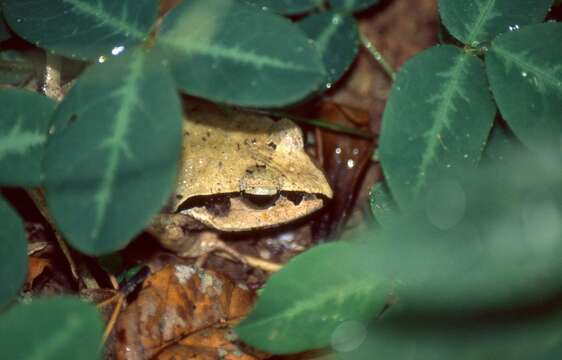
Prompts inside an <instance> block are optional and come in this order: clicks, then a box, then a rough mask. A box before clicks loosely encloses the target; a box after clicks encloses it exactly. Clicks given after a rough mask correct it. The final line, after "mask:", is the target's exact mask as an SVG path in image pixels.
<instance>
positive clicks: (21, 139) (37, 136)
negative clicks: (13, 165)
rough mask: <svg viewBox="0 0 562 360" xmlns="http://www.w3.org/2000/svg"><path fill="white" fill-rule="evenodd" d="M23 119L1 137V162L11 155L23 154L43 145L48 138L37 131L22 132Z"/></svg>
mask: <svg viewBox="0 0 562 360" xmlns="http://www.w3.org/2000/svg"><path fill="white" fill-rule="evenodd" d="M21 122H22V119H21V118H20V119H18V120H17V121H16V125H15V126H14V127H13V128H12V129H11V130H10V131H9V132H8V133H7V134H6V135H5V136H0V160H2V159H3V158H4V157H6V156H8V155H10V154H23V153H25V152H26V151H27V150H29V149H30V148H31V147H33V146H37V145H41V144H43V143H44V142H45V141H46V139H47V136H46V134H41V133H39V132H37V131H22V128H21Z"/></svg>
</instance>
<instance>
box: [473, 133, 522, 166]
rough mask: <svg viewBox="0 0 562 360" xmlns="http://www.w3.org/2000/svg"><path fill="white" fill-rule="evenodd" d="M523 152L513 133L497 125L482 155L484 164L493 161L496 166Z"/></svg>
mask: <svg viewBox="0 0 562 360" xmlns="http://www.w3.org/2000/svg"><path fill="white" fill-rule="evenodd" d="M522 150H523V147H522V146H521V143H520V142H519V141H517V139H516V138H515V137H514V135H513V133H512V132H511V131H510V130H509V129H507V128H505V127H502V126H500V125H499V124H495V125H494V127H493V128H492V131H491V132H490V135H489V136H488V141H487V142H486V148H485V149H484V153H483V154H482V162H484V160H485V161H486V162H490V161H493V162H495V163H496V164H497V163H499V162H502V161H506V160H509V159H510V158H512V157H514V156H515V155H518V153H520V152H521V151H522Z"/></svg>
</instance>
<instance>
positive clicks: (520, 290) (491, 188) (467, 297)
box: [365, 153, 562, 321]
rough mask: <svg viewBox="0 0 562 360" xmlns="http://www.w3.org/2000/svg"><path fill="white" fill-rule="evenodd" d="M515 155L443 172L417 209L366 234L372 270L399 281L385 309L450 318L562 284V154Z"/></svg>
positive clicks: (546, 294) (520, 301)
mask: <svg viewBox="0 0 562 360" xmlns="http://www.w3.org/2000/svg"><path fill="white" fill-rule="evenodd" d="M515 155H517V154H515ZM515 155H514V158H515ZM514 160H515V161H508V162H505V161H500V162H496V163H493V162H487V163H482V164H481V165H482V166H481V167H479V168H477V169H476V170H471V171H466V172H465V174H464V178H463V179H445V178H443V179H441V180H440V181H434V182H433V183H432V186H431V187H430V188H429V189H428V191H427V196H426V197H425V198H424V199H420V201H419V202H418V203H417V204H415V205H412V206H411V208H414V210H415V211H413V210H412V211H410V212H409V213H407V214H405V215H404V216H403V217H401V218H399V219H397V221H396V222H395V223H394V224H392V226H387V227H383V228H381V230H380V231H379V232H378V233H376V234H373V233H369V234H367V235H366V236H365V241H366V242H368V244H369V245H370V246H371V250H370V253H371V254H372V255H371V263H372V264H373V266H374V269H373V270H372V271H373V272H375V273H377V274H378V275H379V276H380V277H382V278H389V279H394V280H395V281H396V284H397V287H396V288H395V291H394V294H395V297H396V299H397V302H396V304H395V306H393V307H391V309H390V313H386V314H385V317H388V316H390V314H393V318H396V319H398V318H401V319H407V318H408V317H415V316H420V317H434V318H435V317H436V318H437V320H438V321H441V320H442V319H445V318H447V319H452V318H463V317H467V316H470V315H475V314H476V315H482V314H485V313H490V312H494V311H504V310H506V309H513V308H517V307H522V306H530V305H532V304H537V303H544V302H545V301H548V300H549V299H553V296H557V295H558V294H559V291H560V278H561V277H562V264H561V263H560V256H562V172H561V171H560V162H559V161H552V160H550V159H542V158H539V157H538V156H533V157H530V156H528V153H527V154H525V153H523V156H517V158H516V159H514ZM498 168H500V169H501V170H502V171H501V172H500V171H498ZM393 310H394V311H393ZM439 319H441V320H439ZM428 320H429V319H428Z"/></svg>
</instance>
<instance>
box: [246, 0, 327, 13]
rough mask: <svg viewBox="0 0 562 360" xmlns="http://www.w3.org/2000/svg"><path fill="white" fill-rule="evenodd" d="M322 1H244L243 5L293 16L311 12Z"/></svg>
mask: <svg viewBox="0 0 562 360" xmlns="http://www.w3.org/2000/svg"><path fill="white" fill-rule="evenodd" d="M322 1H323V0H244V2H245V3H247V4H249V5H253V6H256V7H259V8H260V9H262V10H265V11H273V12H276V13H278V14H285V15H294V14H301V13H304V12H307V11H310V10H313V9H315V8H317V7H319V6H320V5H322Z"/></svg>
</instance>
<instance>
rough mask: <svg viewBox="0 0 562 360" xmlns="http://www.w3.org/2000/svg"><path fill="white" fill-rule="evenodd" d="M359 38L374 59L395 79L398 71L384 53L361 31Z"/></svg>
mask: <svg viewBox="0 0 562 360" xmlns="http://www.w3.org/2000/svg"><path fill="white" fill-rule="evenodd" d="M359 38H360V39H361V44H362V45H363V47H365V49H366V50H367V51H368V52H369V54H371V56H372V57H373V59H375V61H376V62H378V63H379V65H380V66H381V67H382V68H383V70H384V71H385V72H386V73H387V74H388V76H389V77H390V79H392V81H394V79H395V78H396V73H395V72H394V69H393V68H392V66H390V64H389V63H388V62H387V61H386V60H385V59H384V57H383V56H382V54H381V53H380V52H379V51H378V50H377V48H376V47H375V45H374V44H373V43H372V42H371V41H370V40H369V39H368V38H367V37H366V36H365V35H364V34H363V33H361V32H359Z"/></svg>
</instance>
